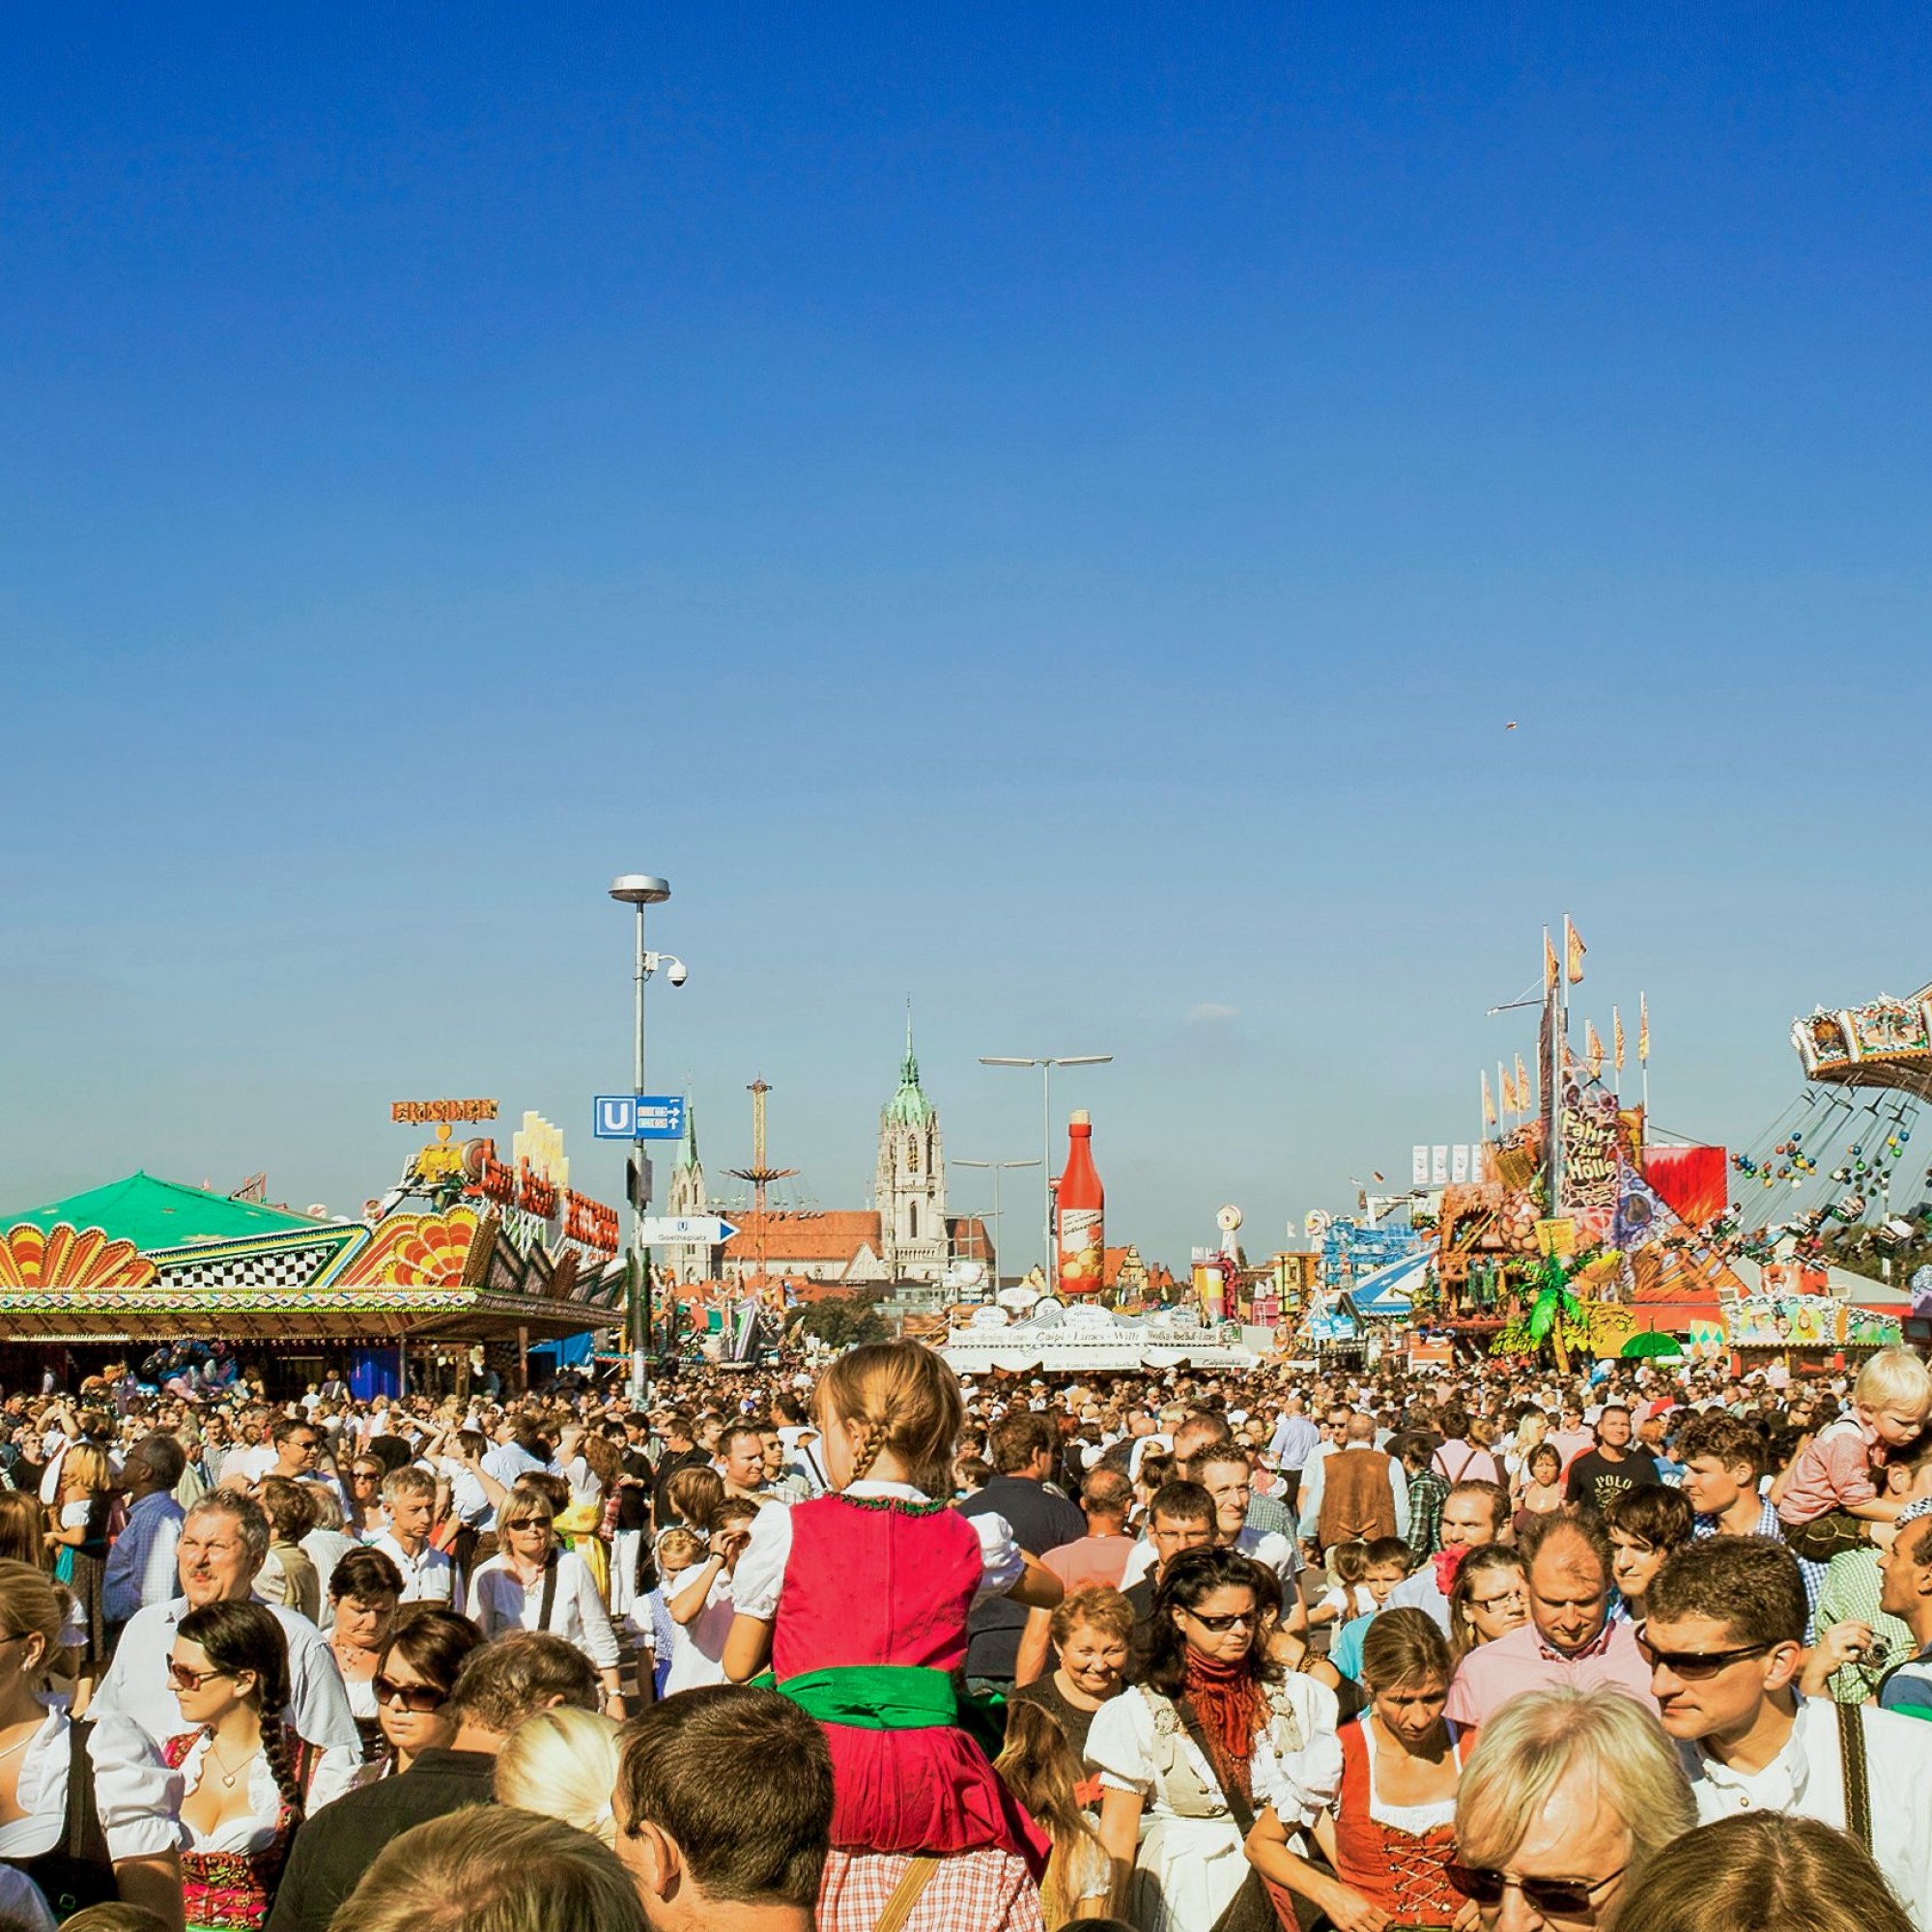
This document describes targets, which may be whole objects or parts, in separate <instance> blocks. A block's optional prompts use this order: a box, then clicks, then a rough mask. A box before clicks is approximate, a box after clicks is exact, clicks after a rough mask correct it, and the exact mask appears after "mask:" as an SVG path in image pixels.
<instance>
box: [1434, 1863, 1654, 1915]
mask: <svg viewBox="0 0 1932 1932" xmlns="http://www.w3.org/2000/svg"><path fill="white" fill-rule="evenodd" d="M1627 1870H1629V1866H1627V1865H1619V1866H1618V1867H1617V1868H1616V1870H1615V1871H1613V1872H1605V1874H1604V1875H1603V1877H1602V1878H1512V1877H1510V1875H1509V1874H1508V1873H1507V1872H1499V1871H1492V1870H1491V1869H1490V1867H1489V1866H1487V1865H1464V1864H1453V1863H1452V1864H1451V1865H1450V1866H1449V1867H1448V1872H1449V1883H1450V1884H1451V1885H1453V1886H1454V1887H1455V1888H1456V1889H1457V1890H1458V1891H1460V1892H1461V1893H1462V1894H1463V1897H1464V1898H1473V1899H1474V1900H1475V1901H1476V1903H1477V1904H1478V1905H1491V1906H1494V1905H1500V1904H1501V1903H1502V1902H1503V1893H1504V1892H1506V1891H1508V1890H1510V1889H1512V1888H1514V1889H1516V1890H1518V1891H1520V1892H1521V1893H1522V1899H1523V1903H1524V1904H1525V1905H1527V1906H1528V1907H1529V1908H1530V1910H1531V1911H1532V1912H1535V1913H1538V1914H1540V1915H1541V1916H1542V1917H1543V1918H1583V1917H1584V1916H1585V1915H1586V1914H1589V1913H1593V1912H1594V1911H1595V1910H1596V1901H1597V1894H1598V1893H1599V1892H1600V1891H1602V1890H1603V1889H1604V1888H1605V1886H1606V1885H1608V1884H1609V1883H1610V1882H1611V1880H1613V1879H1619V1878H1622V1877H1623V1875H1624V1873H1625V1872H1626V1871H1627Z"/></svg>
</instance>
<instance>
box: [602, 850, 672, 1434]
mask: <svg viewBox="0 0 1932 1932" xmlns="http://www.w3.org/2000/svg"><path fill="white" fill-rule="evenodd" d="M611 897H612V898H613V899H616V900H617V901H618V902H619V903H620V904H623V905H630V906H636V907H637V909H638V955H637V967H636V975H635V978H636V986H637V996H636V1003H635V1007H634V1011H633V1023H632V1037H631V1092H632V1094H633V1096H634V1097H635V1098H637V1099H639V1100H641V1099H642V1097H643V1093H644V981H645V980H648V979H649V978H650V977H651V975H652V974H653V973H654V972H655V971H656V970H657V969H658V967H659V966H661V965H668V966H669V967H670V969H671V970H670V982H671V984H672V985H674V986H681V985H683V984H684V979H685V973H684V961H683V960H681V959H678V958H675V957H674V956H673V955H671V954H669V953H662V954H661V953H656V952H646V951H645V950H644V908H645V907H646V906H647V905H661V904H663V902H664V901H665V900H666V899H668V898H669V897H670V882H669V881H668V880H667V879H660V878H656V877H653V876H652V875H651V874H650V873H648V872H625V873H623V874H622V875H621V876H620V877H618V878H615V879H612V880H611ZM637 1118H638V1120H639V1122H640V1123H641V1121H642V1113H641V1110H639V1114H638V1116H637ZM649 1171H650V1170H649V1165H648V1162H647V1160H646V1157H645V1154H644V1142H643V1136H642V1135H641V1134H639V1136H638V1138H637V1139H636V1140H635V1141H633V1142H632V1144H631V1169H630V1180H631V1184H630V1188H629V1190H628V1191H629V1193H630V1196H631V1281H630V1290H631V1292H630V1293H629V1294H628V1295H627V1296H626V1297H625V1302H624V1326H625V1329H626V1330H627V1334H626V1338H625V1339H626V1340H627V1342H628V1343H629V1347H630V1356H631V1406H632V1407H633V1408H642V1407H643V1406H644V1405H645V1404H646V1403H647V1402H648V1401H649V1399H650V1386H651V1382H650V1360H649V1357H650V1344H651V1251H650V1249H649V1247H648V1246H647V1245H646V1244H645V1241H644V1215H645V1213H646V1211H647V1210H648V1209H649V1208H650V1205H651V1202H650V1191H649V1188H648V1185H647V1183H646V1181H645V1179H644V1177H645V1175H646V1174H648V1173H649Z"/></svg>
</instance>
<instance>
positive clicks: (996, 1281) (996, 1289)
mask: <svg viewBox="0 0 1932 1932" xmlns="http://www.w3.org/2000/svg"><path fill="white" fill-rule="evenodd" d="M952 1165H953V1166H954V1167H981V1168H986V1169H988V1170H989V1171H990V1172H991V1174H992V1177H993V1234H994V1236H995V1237H996V1238H997V1239H999V1240H1002V1241H1004V1240H1005V1239H1006V1233H1007V1230H1006V1224H1005V1223H1004V1222H1003V1221H1002V1220H1001V1219H1000V1176H1001V1175H1002V1174H1003V1173H1004V1172H1005V1171H1006V1170H1007V1169H1008V1168H1009V1167H1037V1166H1038V1165H1039V1162H1038V1161H1037V1160H957V1159H955V1160H954V1161H953V1163H952ZM993 1255H994V1259H993V1296H994V1299H995V1300H997V1299H998V1298H999V1293H1000V1263H999V1250H998V1249H997V1248H996V1249H995V1250H994V1251H993Z"/></svg>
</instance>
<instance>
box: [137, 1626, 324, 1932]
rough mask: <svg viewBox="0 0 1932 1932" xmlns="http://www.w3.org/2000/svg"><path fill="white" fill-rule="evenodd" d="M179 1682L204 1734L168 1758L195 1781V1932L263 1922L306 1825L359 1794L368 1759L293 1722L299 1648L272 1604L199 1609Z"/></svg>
mask: <svg viewBox="0 0 1932 1932" xmlns="http://www.w3.org/2000/svg"><path fill="white" fill-rule="evenodd" d="M168 1678H169V1681H170V1682H171V1683H172V1685H173V1686H174V1690H175V1694H176V1696H177V1697H178V1698H179V1699H180V1700H181V1709H182V1716H183V1717H184V1718H185V1719H186V1720H187V1721H188V1722H189V1723H191V1724H192V1725H193V1726H194V1729H193V1730H191V1731H186V1732H184V1733H183V1734H182V1735H181V1736H180V1737H176V1738H170V1739H169V1740H168V1742H167V1744H166V1746H165V1747H163V1750H162V1755H163V1756H164V1757H165V1758H166V1759H167V1761H168V1763H169V1764H171V1765H174V1766H176V1767H178V1768H179V1770H180V1772H181V1775H182V1780H183V1788H184V1795H183V1798H182V1803H181V1822H182V1826H183V1828H184V1832H185V1836H186V1840H187V1848H186V1849H185V1851H184V1852H183V1853H182V1861H181V1863H182V1895H183V1899H184V1902H185V1906H186V1910H187V1923H188V1927H189V1932H194V1928H195V1927H197V1926H220V1927H232V1926H255V1925H260V1924H262V1923H263V1922H264V1921H265V1920H266V1919H267V1918H268V1916H269V1907H270V1905H271V1904H272V1903H273V1902H274V1896H275V1886H276V1884H277V1882H278V1881H279V1880H280V1878H281V1875H282V1866H283V1864H284V1862H285V1861H287V1859H288V1855H289V1844H290V1841H291V1840H292V1839H293V1838H294V1837H295V1834H296V1827H297V1826H298V1825H299V1824H300V1823H301V1821H302V1819H303V1817H304V1816H305V1815H306V1814H307V1813H308V1812H311V1811H315V1810H319V1809H320V1808H321V1807H322V1806H323V1805H324V1804H327V1803H328V1801H329V1800H330V1799H331V1798H336V1797H339V1796H340V1795H341V1794H342V1793H343V1792H344V1791H346V1790H347V1789H348V1788H349V1785H350V1783H351V1781H352V1780H353V1779H354V1777H355V1770H356V1754H355V1751H353V1750H351V1749H349V1748H348V1747H345V1746H339V1745H338V1746H336V1747H334V1748H332V1749H329V1750H324V1749H321V1748H320V1747H317V1746H315V1745H311V1744H306V1743H304V1742H303V1741H302V1740H301V1739H300V1738H298V1736H297V1735H296V1734H295V1732H294V1730H293V1729H291V1728H290V1727H289V1726H288V1724H287V1722H286V1721H285V1719H284V1716H283V1713H284V1712H285V1710H286V1708H287V1706H288V1701H289V1651H288V1640H287V1638H285V1637H284V1636H283V1634H282V1627H281V1625H280V1624H279V1623H277V1622H276V1621H275V1619H274V1617H273V1616H272V1615H271V1614H270V1611H269V1610H268V1608H267V1607H266V1606H265V1605H261V1604H250V1603H228V1602H222V1603H213V1604H207V1605H203V1607H202V1608H200V1609H198V1610H190V1611H189V1612H188V1613H187V1615H186V1616H185V1617H184V1618H183V1619H182V1620H181V1622H180V1624H179V1625H178V1626H177V1627H176V1629H175V1637H174V1648H173V1651H172V1654H171V1655H170V1656H169V1658H168Z"/></svg>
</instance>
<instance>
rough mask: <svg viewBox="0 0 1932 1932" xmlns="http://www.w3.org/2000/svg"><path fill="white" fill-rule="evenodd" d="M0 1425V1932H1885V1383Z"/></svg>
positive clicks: (1909, 1810) (1915, 1855)
mask: <svg viewBox="0 0 1932 1932" xmlns="http://www.w3.org/2000/svg"><path fill="white" fill-rule="evenodd" d="M237 1367H238V1372H237V1373H235V1374H232V1375H230V1376H227V1377H225V1378H222V1380H221V1381H220V1382H218V1383H217V1382H209V1383H206V1384H193V1385H190V1384H185V1383H184V1382H183V1381H182V1380H181V1379H179V1378H172V1379H170V1380H169V1381H168V1382H166V1383H163V1384H162V1385H161V1386H158V1387H157V1386H156V1385H154V1383H153V1382H152V1381H150V1382H143V1380H142V1379H141V1378H139V1377H138V1376H136V1375H133V1374H129V1373H127V1372H126V1371H122V1370H110V1371H108V1372H106V1373H103V1374H101V1375H99V1376H95V1377H91V1378H85V1379H81V1380H77V1381H76V1383H75V1385H74V1386H73V1387H72V1388H71V1389H63V1388H56V1387H52V1386H47V1387H43V1389H42V1390H41V1391H39V1392H38V1393H29V1392H24V1391H23V1392H19V1393H14V1394H11V1395H9V1396H7V1397H6V1399H5V1401H4V1403H0V1482H4V1485H5V1487H4V1488H3V1489H0V1932H15V1928H27V1932H43V1928H52V1927H54V1926H56V1925H62V1926H70V1927H74V1928H77V1932H110V1928H120V1932H155V1928H156V1927H161V1928H167V1932H184V1928H190V1927H233V1928H252V1927H267V1928H269V1932H328V1928H336V1932H349V1928H352V1927H353V1928H355V1932H366V1928H372V1927H373V1928H393V1932H444V1928H447V1932H455V1928H457V1927H460V1926H463V1925H466V1924H471V1923H484V1922H487V1923H489V1924H491V1925H493V1926H498V1927H501V1928H503V1932H524V1928H529V1932H537V1928H540V1927H552V1926H557V1927H562V1926H570V1927H578V1926H585V1927H592V1928H603V1927H606V1926H609V1927H612V1928H617V1927H622V1928H627V1932H635V1928H639V1927H645V1926H648V1927H653V1928H680V1929H681V1928H686V1927H690V1928H697V1927H721V1928H726V1932H810V1928H812V1927H814V1926H815V1927H818V1928H821V1932H942V1928H943V1929H944V1932H962V1928H965V1932H979V1928H984V1932H1036V1928H1038V1932H1057V1928H1059V1927H1061V1926H1063V1925H1078V1924H1084V1925H1086V1926H1088V1927H1089V1928H1090V1932H1102V1929H1103V1928H1112V1932H1120V1928H1122V1927H1125V1928H1130V1929H1131V1932H1266V1928H1270V1927H1277V1926H1278V1927H1283V1928H1297V1932H1313V1928H1320V1927H1332V1928H1335V1932H1383V1928H1386V1927H1393V1926H1437V1927H1449V1926H1455V1927H1457V1928H1459V1932H1474V1928H1478V1927H1480V1928H1483V1932H1526V1928H1532V1927H1549V1928H1556V1932H1568V1929H1569V1928H1586V1927H1601V1928H1605V1932H1715V1928H1718V1927H1731V1926H1739V1925H1776V1926H1780V1927H1786V1928H1790V1932H1891V1928H1894V1927H1907V1926H1911V1927H1918V1928H1919V1932H1932V1727H1928V1726H1927V1725H1926V1724H1924V1723H1923V1722H1922V1721H1919V1720H1922V1719H1932V1442H1928V1439H1927V1424H1928V1417H1932V1374H1928V1371H1927V1369H1926V1367H1925V1365H1924V1364H1923V1362H1921V1361H1920V1360H1919V1358H1918V1356H1916V1355H1914V1354H1912V1353H1910V1352H1908V1351H1906V1350H1885V1351H1882V1352H1880V1353H1878V1354H1876V1355H1873V1356H1872V1357H1871V1358H1870V1359H1868V1360H1867V1361H1865V1362H1864V1363H1863V1365H1862V1366H1861V1368H1860V1369H1859V1370H1858V1371H1857V1373H1856V1376H1855V1377H1854V1376H1853V1375H1851V1374H1849V1373H1847V1374H1837V1375H1832V1376H1816V1377H1810V1378H1802V1377H1793V1376H1791V1375H1789V1374H1788V1373H1786V1372H1785V1371H1783V1370H1781V1369H1773V1370H1770V1371H1767V1372H1765V1373H1762V1374H1760V1375H1757V1376H1754V1377H1753V1378H1751V1379H1749V1380H1748V1381H1739V1380H1732V1379H1728V1378H1725V1377H1723V1376H1722V1375H1721V1374H1719V1373H1718V1372H1715V1371H1712V1370H1709V1369H1704V1368H1685V1367H1671V1368H1665V1367H1662V1366H1660V1365H1657V1364H1642V1365H1637V1364H1630V1363H1620V1364H1612V1365H1594V1364H1592V1365H1586V1368H1587V1372H1585V1370H1578V1371H1577V1372H1574V1373H1565V1374H1561V1375H1558V1374H1555V1373H1553V1372H1550V1371H1548V1370H1546V1369H1543V1368H1538V1367H1530V1366H1525V1365H1522V1364H1500V1363H1481V1364H1472V1365H1465V1366H1464V1367H1462V1368H1459V1369H1458V1371H1457V1372H1456V1373H1455V1374H1454V1375H1453V1376H1451V1377H1442V1378H1430V1377H1427V1376H1412V1375H1409V1374H1407V1373H1406V1372H1405V1371H1402V1370H1400V1369H1397V1368H1394V1367H1390V1368H1387V1369H1374V1370H1354V1371H1350V1372H1348V1373H1337V1374H1321V1373H1319V1372H1311V1371H1306V1370H1301V1371H1297V1370H1293V1369H1291V1368H1274V1369H1269V1370H1265V1371H1263V1372H1260V1373H1258V1374H1255V1375H1251V1376H1241V1377H1236V1376H1211V1375H1194V1374H1190V1373H1187V1372H1186V1371H1184V1370H1182V1371H1177V1372H1173V1373H1170V1374H1166V1375H1161V1376H1151V1375H1150V1376H1134V1377H1124V1376H1109V1377H1106V1378H1099V1377H1094V1378H1088V1379H1087V1380H1085V1381H1082V1380H1080V1379H1078V1378H1074V1379H1068V1378H1058V1379H1057V1381H1056V1382H1055V1384H1054V1385H1052V1386H1049V1385H1048V1384H1047V1382H1046V1381H1045V1380H1044V1379H1043V1378H1033V1379H1028V1378H1019V1377H1009V1376H1001V1377H995V1378H986V1379H982V1380H980V1382H978V1383H977V1384H976V1383H975V1382H973V1381H970V1380H968V1381H962V1380H961V1379H960V1378H957V1377H956V1376H954V1375H953V1374H952V1372H951V1371H950V1370H949V1369H948V1368H947V1366H946V1365H945V1363H944V1361H943V1360H942V1358H941V1357H940V1356H939V1355H937V1354H936V1353H934V1352H932V1351H931V1350H926V1349H924V1348H922V1347H921V1346H919V1345H917V1344H914V1343H895V1344H883V1345H875V1346H869V1347H866V1348H860V1349H855V1350H849V1351H847V1352H846V1353H844V1354H842V1355H839V1356H838V1357H836V1358H834V1359H833V1360H832V1361H831V1362H830V1364H829V1365H828V1366H827V1367H826V1368H825V1369H824V1371H823V1372H822V1373H821V1374H819V1375H818V1376H816V1377H815V1378H814V1377H812V1376H810V1375H808V1374H806V1373H805V1372H804V1370H803V1369H802V1368H800V1367H798V1366H797V1365H795V1364H789V1363H787V1364H785V1365H784V1366H782V1367H780V1368H777V1369H774V1370H771V1371H769V1372H766V1371H742V1370H741V1371H722V1370H698V1371H691V1372H686V1373H685V1374H684V1375H683V1376H681V1378H679V1379H678V1380H677V1381H676V1382H675V1383H674V1384H673V1385H672V1386H671V1387H670V1388H669V1389H668V1390H667V1391H665V1392H664V1395H665V1396H666V1397H667V1398H668V1399H662V1400H658V1401H654V1402H652V1403H650V1404H647V1405H646V1406H643V1407H641V1408H636V1407H633V1406H631V1405H630V1403H629V1402H628V1401H627V1400H626V1399H625V1397H624V1396H623V1394H622V1393H621V1392H619V1391H611V1390H609V1389H606V1388H601V1387H598V1386H596V1385H594V1384H591V1383H587V1382H582V1381H570V1382H566V1383H563V1384H559V1385H556V1386H553V1387H552V1388H550V1389H548V1390H545V1391H543V1392H541V1393H539V1394H534V1395H530V1396H522V1397H514V1398H507V1399H505V1398H503V1397H501V1396H500V1395H492V1396H490V1397H487V1398H486V1397H485V1396H483V1395H482V1394H480V1393H477V1394H469V1395H463V1396H449V1397H443V1398H433V1397H430V1396H425V1395H413V1394H412V1395H410V1396H408V1397H404V1398H398V1399H391V1398H386V1397H382V1396H377V1397H374V1398H372V1399H369V1400H362V1399H358V1398H357V1397H356V1396H355V1394H354V1393H353V1392H352V1391H351V1390H350V1389H349V1388H348V1387H347V1386H346V1385H345V1384H344V1383H343V1382H342V1380H341V1379H340V1378H336V1377H331V1378H328V1379H327V1380H326V1381H324V1382H321V1383H319V1384H316V1385H314V1386H311V1387H309V1388H308V1389H307V1390H305V1391H304V1392H303V1393H301V1394H300V1395H299V1396H297V1397H292V1398H290V1399H287V1400H279V1399H277V1400H271V1399H270V1398H269V1396H268V1395H267V1394H266V1392H265V1391H264V1390H263V1388H262V1387H261V1386H260V1384H259V1383H258V1382H251V1380H250V1379H249V1378H247V1377H246V1376H245V1375H243V1374H241V1373H239V1365H237Z"/></svg>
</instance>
